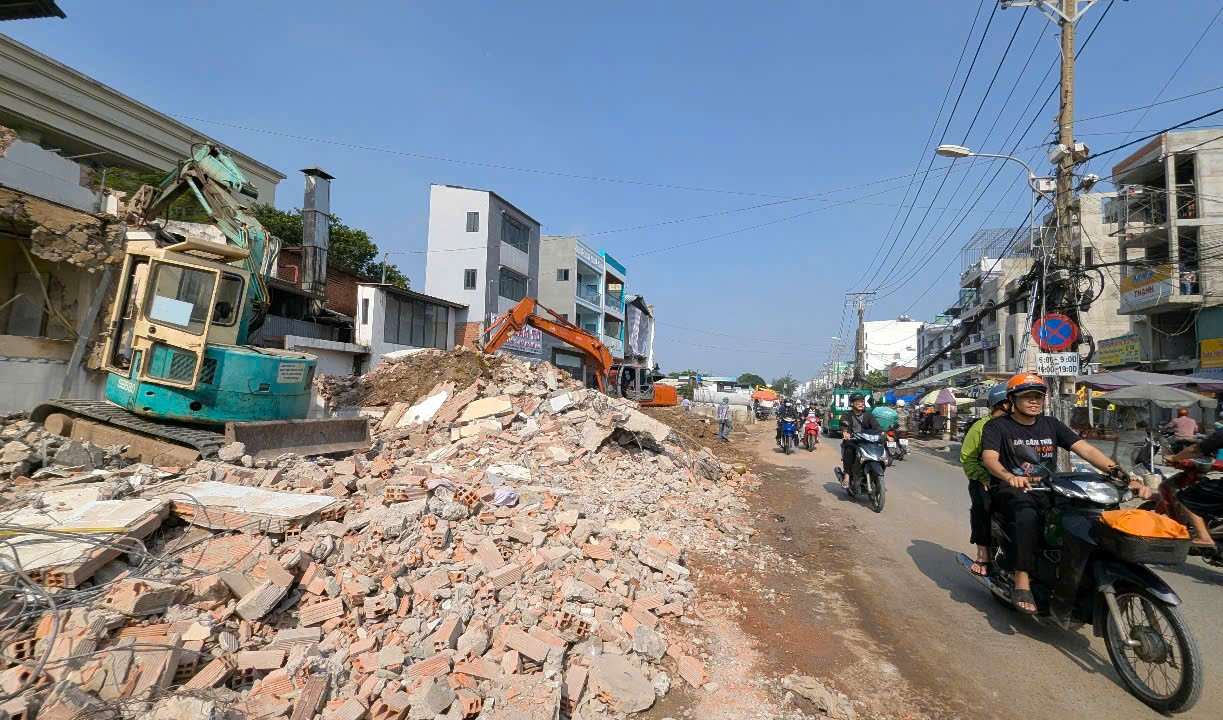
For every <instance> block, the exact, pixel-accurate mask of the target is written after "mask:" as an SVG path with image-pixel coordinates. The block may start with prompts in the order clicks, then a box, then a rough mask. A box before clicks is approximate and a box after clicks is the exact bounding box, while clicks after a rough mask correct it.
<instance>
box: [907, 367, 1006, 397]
mask: <svg viewBox="0 0 1223 720" xmlns="http://www.w3.org/2000/svg"><path fill="white" fill-rule="evenodd" d="M984 369H985V368H984V367H983V366H981V365H966V366H964V367H960V368H956V369H954V370H945V371H943V372H941V373H937V374H935V375H931V376H930V377H927V378H920V379H917V380H913V379H910V380H909V381H908V382H905V383H904V384H902V385H897V386H896V388H895V389H896V392H905V391H907V390H920V389H922V388H928V387H933V386H936V385H947V384H949V383H950V382H951V381H952V380H954V379H955V378H958V377H963V376H965V375H969V374H972V373H979V372H981V371H982V370H984Z"/></svg>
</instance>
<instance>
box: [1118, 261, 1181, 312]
mask: <svg viewBox="0 0 1223 720" xmlns="http://www.w3.org/2000/svg"><path fill="white" fill-rule="evenodd" d="M1175 290H1176V273H1175V271H1174V270H1173V268H1172V266H1171V265H1156V266H1154V267H1149V268H1138V269H1136V270H1134V271H1133V272H1131V273H1130V274H1129V275H1127V276H1125V277H1123V278H1121V311H1122V312H1127V311H1130V310H1140V309H1142V308H1146V307H1150V306H1152V305H1155V304H1156V303H1158V302H1160V301H1161V300H1166V299H1167V298H1169V297H1171V296H1172V294H1173V292H1175Z"/></svg>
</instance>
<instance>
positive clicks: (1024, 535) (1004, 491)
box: [989, 484, 1041, 572]
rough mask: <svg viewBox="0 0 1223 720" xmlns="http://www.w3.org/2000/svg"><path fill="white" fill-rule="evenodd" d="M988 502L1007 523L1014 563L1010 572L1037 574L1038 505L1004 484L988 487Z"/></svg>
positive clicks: (1017, 489)
mask: <svg viewBox="0 0 1223 720" xmlns="http://www.w3.org/2000/svg"><path fill="white" fill-rule="evenodd" d="M989 501H990V503H991V505H992V508H993V509H994V510H997V511H998V512H999V513H1001V514H1002V517H1003V518H1004V519H1005V520H1006V523H1007V527H1008V531H1009V532H1010V534H1011V538H1012V540H1013V541H1014V543H1013V544H1014V547H1012V548H1010V550H1011V553H1010V555H1011V558H1012V559H1013V561H1014V567H1013V568H1012V569H1013V570H1018V571H1021V572H1033V571H1034V570H1036V548H1037V545H1038V544H1039V543H1040V511H1041V508H1040V504H1039V503H1038V502H1037V500H1036V498H1035V497H1033V496H1032V495H1031V494H1030V493H1026V492H1024V491H1023V490H1020V489H1019V488H1015V487H1011V486H1010V485H1006V484H996V485H994V486H993V487H991V488H990V491H989Z"/></svg>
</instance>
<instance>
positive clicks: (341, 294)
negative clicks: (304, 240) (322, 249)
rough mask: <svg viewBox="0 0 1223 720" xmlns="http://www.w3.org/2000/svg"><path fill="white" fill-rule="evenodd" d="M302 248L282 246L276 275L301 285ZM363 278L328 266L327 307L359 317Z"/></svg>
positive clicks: (298, 285)
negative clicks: (359, 291) (358, 302)
mask: <svg viewBox="0 0 1223 720" xmlns="http://www.w3.org/2000/svg"><path fill="white" fill-rule="evenodd" d="M301 263H302V256H301V248H298V247H287V248H281V250H280V257H279V258H278V259H277V263H276V265H277V272H276V277H278V278H280V279H281V280H284V281H285V282H291V283H293V284H294V285H296V286H297V287H299V288H300V287H301ZM362 280H363V278H360V277H357V276H356V275H354V274H352V273H350V272H348V271H347V270H342V269H340V268H338V267H335V266H333V265H328V267H327V309H328V310H334V311H335V312H338V313H343V314H344V315H347V316H349V317H351V318H356V317H357V283H359V282H361V281H362Z"/></svg>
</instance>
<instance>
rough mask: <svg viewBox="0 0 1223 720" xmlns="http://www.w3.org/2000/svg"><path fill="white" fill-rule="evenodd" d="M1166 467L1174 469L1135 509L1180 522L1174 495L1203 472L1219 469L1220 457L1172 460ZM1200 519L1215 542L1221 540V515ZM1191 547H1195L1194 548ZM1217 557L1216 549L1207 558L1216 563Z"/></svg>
mask: <svg viewBox="0 0 1223 720" xmlns="http://www.w3.org/2000/svg"><path fill="white" fill-rule="evenodd" d="M1168 467H1170V468H1174V469H1175V470H1177V471H1178V472H1176V473H1174V474H1172V475H1171V476H1169V477H1165V478H1164V479H1163V481H1162V482H1160V483H1159V489H1158V490H1157V491H1156V493H1155V496H1154V497H1152V498H1151V499H1149V500H1147V501H1146V502H1144V503H1143V504H1142V505H1140V506H1139V508H1141V509H1143V510H1150V511H1151V512H1157V513H1159V514H1160V515H1167V516H1168V517H1170V518H1172V519H1173V520H1176V521H1177V522H1182V523H1183V522H1184V519H1183V518H1182V517H1181V511H1180V503H1179V502H1178V501H1177V499H1176V496H1177V494H1178V493H1180V491H1181V490H1184V489H1185V488H1187V487H1190V486H1192V485H1196V484H1197V483H1198V482H1199V481H1200V480H1202V479H1203V478H1204V477H1205V476H1206V474H1207V473H1209V472H1217V471H1221V470H1223V460H1218V459H1210V458H1190V459H1188V460H1176V461H1173V462H1172V463H1171V464H1170V465H1169V466H1168ZM1202 519H1203V520H1205V521H1206V529H1207V530H1209V531H1210V536H1211V537H1212V538H1214V541H1215V544H1216V545H1219V544H1220V543H1223V516H1221V517H1211V516H1207V515H1203V516H1202ZM1193 550H1197V548H1194V549H1193ZM1191 552H1192V551H1191ZM1206 552H1207V553H1209V552H1210V548H1206ZM1220 560H1221V558H1220V557H1219V553H1217V552H1216V553H1215V554H1214V557H1212V558H1211V561H1212V562H1213V563H1218V562H1220Z"/></svg>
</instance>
